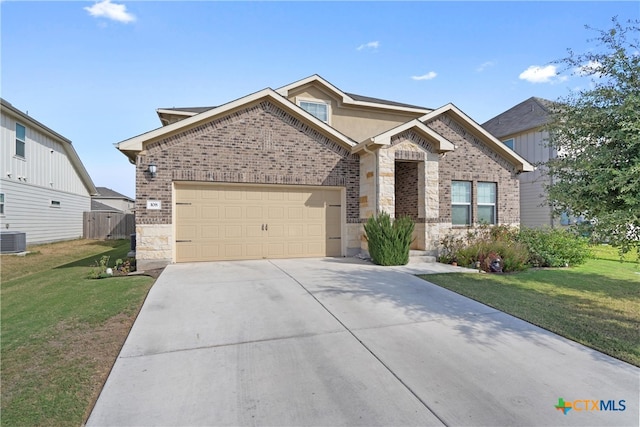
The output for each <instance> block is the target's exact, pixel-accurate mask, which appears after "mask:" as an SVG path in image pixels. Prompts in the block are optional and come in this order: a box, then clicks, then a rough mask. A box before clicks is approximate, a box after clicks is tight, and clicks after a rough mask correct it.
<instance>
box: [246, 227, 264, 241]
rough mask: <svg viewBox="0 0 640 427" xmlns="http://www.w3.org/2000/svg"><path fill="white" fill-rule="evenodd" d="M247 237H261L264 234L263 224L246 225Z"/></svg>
mask: <svg viewBox="0 0 640 427" xmlns="http://www.w3.org/2000/svg"><path fill="white" fill-rule="evenodd" d="M246 233H247V234H246V235H247V237H252V238H260V237H262V235H263V234H264V231H263V230H262V226H261V224H252V225H247V226H246Z"/></svg>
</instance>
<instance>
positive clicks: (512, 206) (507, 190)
mask: <svg viewBox="0 0 640 427" xmlns="http://www.w3.org/2000/svg"><path fill="white" fill-rule="evenodd" d="M427 125H428V126H429V127H430V128H432V129H434V130H435V131H436V132H438V133H440V134H441V135H443V136H444V137H445V138H447V139H448V140H449V141H451V142H453V143H454V144H455V145H456V149H455V151H453V152H449V153H447V154H446V155H445V156H444V158H443V159H442V160H441V161H440V174H439V178H440V181H439V187H440V188H439V190H440V191H439V194H440V219H439V221H440V222H448V223H450V222H451V181H453V180H456V181H471V182H472V183H473V185H472V193H471V196H472V202H471V204H472V219H473V222H474V223H475V222H477V221H476V219H477V217H478V216H477V194H476V193H477V191H476V187H477V183H478V182H495V183H497V192H498V194H497V206H496V208H497V222H498V223H500V224H513V225H517V224H519V223H520V202H519V198H520V197H519V195H520V188H519V181H518V176H517V174H516V170H515V168H514V167H513V166H512V165H511V164H510V163H509V162H508V161H507V160H505V159H504V158H502V157H501V156H500V155H499V154H497V153H495V152H494V151H492V150H491V149H489V148H488V147H487V146H486V145H485V144H484V143H483V142H482V141H480V140H479V139H478V138H477V137H475V136H474V135H473V134H472V133H471V132H470V131H469V130H467V129H465V128H464V127H463V126H461V125H460V124H458V123H457V122H456V121H455V120H453V119H451V118H449V117H445V116H441V117H439V118H437V119H436V120H434V121H431V122H429V123H428V124H427Z"/></svg>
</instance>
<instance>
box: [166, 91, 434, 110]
mask: <svg viewBox="0 0 640 427" xmlns="http://www.w3.org/2000/svg"><path fill="white" fill-rule="evenodd" d="M345 93H346V94H347V95H349V96H350V97H352V98H353V99H355V100H356V101H362V102H374V103H376V104H383V105H393V106H396V107H406V108H419V109H422V110H432V108H427V107H422V106H419V105H411V104H404V103H402V102H395V101H389V100H386V99H380V98H372V97H370V96H363V95H357V94H355V93H348V92H345ZM212 108H216V107H180V108H159V110H166V111H178V112H186V113H196V114H200V113H204V112H205V111H208V110H211V109H212Z"/></svg>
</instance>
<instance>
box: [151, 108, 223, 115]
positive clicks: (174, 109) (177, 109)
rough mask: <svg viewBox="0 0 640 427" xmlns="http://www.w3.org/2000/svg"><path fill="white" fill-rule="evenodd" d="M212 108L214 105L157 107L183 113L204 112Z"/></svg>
mask: <svg viewBox="0 0 640 427" xmlns="http://www.w3.org/2000/svg"><path fill="white" fill-rule="evenodd" d="M212 108H216V107H181V108H175V107H174V108H159V110H167V111H180V112H185V113H196V114H200V113H204V112H205V111H209V110H211V109H212Z"/></svg>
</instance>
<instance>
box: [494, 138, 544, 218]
mask: <svg viewBox="0 0 640 427" xmlns="http://www.w3.org/2000/svg"><path fill="white" fill-rule="evenodd" d="M511 138H513V139H514V151H515V152H516V153H518V154H520V155H521V156H522V157H524V158H525V159H527V160H528V161H529V162H531V163H534V164H537V165H538V167H537V169H536V170H535V171H533V172H529V173H526V174H522V175H521V176H520V206H521V214H520V223H521V224H522V225H524V226H527V227H544V226H552V225H553V224H552V218H553V217H552V212H551V208H550V207H549V203H548V202H547V198H546V195H545V194H546V191H545V188H544V186H545V185H547V184H548V183H549V177H548V176H547V175H546V172H545V171H546V168H545V166H544V165H541V163H546V162H547V161H549V159H551V158H554V157H555V156H556V152H555V150H554V149H553V148H551V147H548V146H546V141H547V139H548V133H547V132H544V131H538V130H531V131H528V132H525V133H522V134H519V135H514V136H511ZM502 139H505V138H502Z"/></svg>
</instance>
